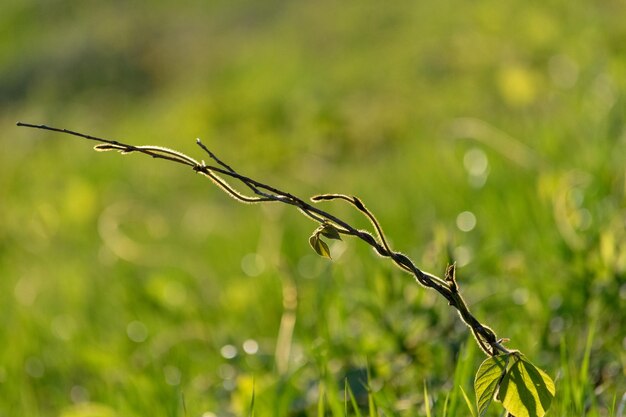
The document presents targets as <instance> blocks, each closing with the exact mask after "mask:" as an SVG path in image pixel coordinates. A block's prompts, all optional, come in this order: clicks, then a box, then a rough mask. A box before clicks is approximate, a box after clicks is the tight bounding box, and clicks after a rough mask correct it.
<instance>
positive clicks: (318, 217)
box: [17, 122, 512, 356]
mask: <svg viewBox="0 0 626 417" xmlns="http://www.w3.org/2000/svg"><path fill="white" fill-rule="evenodd" d="M17 125H18V126H22V127H29V128H35V129H43V130H49V131H53V132H60V133H65V134H68V135H72V136H77V137H80V138H83V139H87V140H91V141H95V142H98V145H96V146H94V149H95V150H96V151H111V150H115V151H119V152H121V153H122V154H129V153H133V152H137V153H142V154H145V155H149V156H151V157H153V158H158V159H165V160H168V161H171V162H176V163H179V164H183V165H187V166H189V167H191V169H193V170H194V171H195V172H197V173H198V174H202V175H204V176H206V177H208V178H209V179H210V180H211V181H213V183H214V184H215V185H217V186H218V187H219V188H220V189H222V191H224V192H225V193H226V194H228V195H230V196H231V197H233V198H235V199H236V200H238V201H240V202H242V203H267V202H278V203H284V204H288V205H291V206H295V207H296V208H297V209H299V210H300V211H301V212H302V213H303V214H304V215H305V216H306V217H308V218H310V219H311V220H313V221H315V222H317V223H319V224H320V225H332V227H333V228H334V229H335V230H336V231H337V232H338V233H339V234H343V235H348V236H354V237H356V238H359V239H361V240H362V241H364V242H365V243H367V244H368V245H370V246H371V247H372V248H374V250H375V251H376V252H377V253H378V254H379V255H380V256H382V257H385V258H390V259H391V261H392V262H393V263H394V264H395V265H396V266H397V267H398V268H400V269H402V270H403V271H405V272H407V273H410V274H411V275H413V277H414V278H415V279H416V281H417V282H418V283H419V284H421V285H422V286H424V287H426V288H432V289H433V290H435V291H437V292H438V293H439V294H440V295H441V296H443V297H444V298H445V299H446V300H447V301H448V304H449V305H450V306H452V307H454V308H455V309H456V310H457V311H458V313H459V316H460V317H461V320H463V322H464V323H465V324H466V325H467V326H468V327H469V328H470V330H471V331H472V334H473V335H474V338H475V339H476V342H477V343H478V345H479V346H480V348H481V349H482V350H483V351H484V352H485V353H486V354H487V355H489V356H495V355H498V354H500V353H505V354H510V353H512V351H511V350H509V349H507V348H505V347H504V346H503V345H502V342H503V339H498V338H497V337H496V334H495V333H494V331H493V330H491V329H490V328H489V327H488V326H486V325H484V324H481V323H480V322H479V321H478V319H476V317H474V316H473V315H472V313H471V312H470V310H469V308H468V306H467V304H466V303H465V300H464V299H463V297H462V296H461V294H460V292H459V285H458V282H457V280H456V271H455V266H454V265H450V266H448V268H447V269H446V273H445V278H444V279H442V278H439V277H437V276H435V275H432V274H429V273H427V272H425V271H422V270H421V269H419V268H418V267H417V266H416V265H415V263H414V262H413V261H412V260H411V259H409V258H408V257H407V256H406V255H404V254H403V253H401V252H397V251H394V250H393V249H391V246H390V245H389V243H388V242H387V239H386V238H385V235H384V233H383V229H382V227H381V226H380V223H379V222H378V220H377V219H376V217H374V215H373V214H372V212H371V211H369V210H368V209H367V208H366V207H365V205H364V204H363V202H362V201H361V200H360V199H358V198H357V197H353V196H347V195H344V194H322V195H317V196H314V197H312V198H311V201H312V202H314V203H317V202H321V201H330V200H344V201H346V202H347V203H349V204H351V205H352V206H353V207H354V208H356V209H357V210H358V211H360V212H361V213H363V214H364V215H365V216H366V217H367V218H368V220H369V221H370V222H371V224H372V226H373V227H374V230H375V234H372V233H370V232H368V231H366V230H359V229H356V228H354V227H352V226H351V225H350V224H348V223H347V222H346V221H344V220H341V219H340V218H338V217H336V216H334V215H333V214H331V213H329V212H327V211H324V210H321V209H319V208H318V207H315V206H313V205H312V204H310V203H308V202H306V201H304V200H302V199H300V198H298V197H296V196H294V195H293V194H290V193H288V192H285V191H281V190H279V189H278V188H275V187H272V186H270V185H267V184H264V183H262V182H259V181H256V180H254V179H252V178H250V177H247V176H245V175H242V174H240V173H238V172H237V171H236V170H234V169H233V168H231V167H230V166H229V165H227V164H226V163H224V162H223V161H221V160H220V159H219V158H218V157H217V156H216V155H215V154H214V153H213V152H211V151H210V150H209V149H208V148H207V147H206V146H204V144H202V142H200V139H197V144H198V146H200V147H201V148H202V149H203V150H204V151H205V152H206V153H207V154H208V155H209V157H210V158H211V160H213V162H214V163H215V164H216V165H207V164H205V162H204V161H200V162H198V161H196V160H195V159H193V158H191V157H189V156H187V155H185V154H183V153H181V152H178V151H175V150H172V149H168V148H163V147H160V146H135V145H129V144H126V143H123V142H119V141H116V140H109V139H103V138H99V137H95V136H91V135H86V134H83V133H79V132H75V131H72V130H67V129H59V128H55V127H50V126H46V125H34V124H30V123H22V122H18V123H17ZM224 177H227V178H230V179H231V180H235V181H238V182H240V183H241V184H242V185H244V186H246V187H247V188H248V189H249V191H250V192H251V193H252V195H247V194H244V193H242V192H240V191H238V190H237V189H235V188H234V187H232V186H231V185H230V184H229V183H228V182H227V181H226V180H225V179H224Z"/></svg>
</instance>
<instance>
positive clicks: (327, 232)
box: [320, 223, 341, 240]
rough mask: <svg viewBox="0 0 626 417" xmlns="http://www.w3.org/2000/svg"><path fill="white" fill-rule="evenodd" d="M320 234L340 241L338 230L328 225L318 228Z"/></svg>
mask: <svg viewBox="0 0 626 417" xmlns="http://www.w3.org/2000/svg"><path fill="white" fill-rule="evenodd" d="M320 233H321V234H322V235H323V236H324V237H327V238H329V239H335V240H341V235H340V234H339V230H337V228H336V227H335V226H333V225H332V224H330V223H324V224H323V225H322V226H321V228H320Z"/></svg>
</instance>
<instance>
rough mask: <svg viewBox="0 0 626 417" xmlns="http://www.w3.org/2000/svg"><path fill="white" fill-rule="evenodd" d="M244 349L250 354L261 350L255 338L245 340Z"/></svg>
mask: <svg viewBox="0 0 626 417" xmlns="http://www.w3.org/2000/svg"><path fill="white" fill-rule="evenodd" d="M243 351H244V352H246V353H247V354H248V355H255V354H256V353H257V352H258V351H259V344H258V343H257V341H256V340H254V339H248V340H246V341H245V342H243Z"/></svg>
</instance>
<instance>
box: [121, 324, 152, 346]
mask: <svg viewBox="0 0 626 417" xmlns="http://www.w3.org/2000/svg"><path fill="white" fill-rule="evenodd" d="M126 334H127V335H128V338H129V339H130V340H132V341H133V342H135V343H141V342H144V341H145V340H146V339H147V338H148V328H147V327H146V325H145V324H143V323H142V322H140V321H131V322H130V323H128V326H126Z"/></svg>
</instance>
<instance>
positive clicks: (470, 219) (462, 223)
mask: <svg viewBox="0 0 626 417" xmlns="http://www.w3.org/2000/svg"><path fill="white" fill-rule="evenodd" d="M456 226H457V227H458V228H459V230H460V231H462V232H470V231H472V230H473V229H474V227H476V216H475V215H474V213H472V212H471V211H464V212H462V213H459V215H458V216H456Z"/></svg>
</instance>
